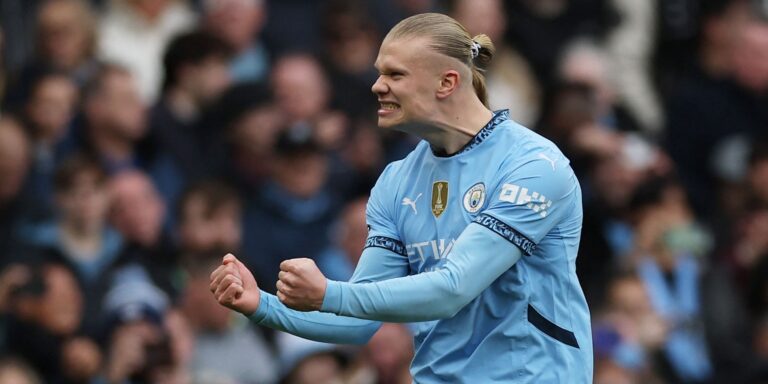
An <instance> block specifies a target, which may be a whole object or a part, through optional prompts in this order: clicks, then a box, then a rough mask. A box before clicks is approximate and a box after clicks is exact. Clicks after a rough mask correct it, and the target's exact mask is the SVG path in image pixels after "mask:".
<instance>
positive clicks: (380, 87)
mask: <svg viewBox="0 0 768 384" xmlns="http://www.w3.org/2000/svg"><path fill="white" fill-rule="evenodd" d="M388 89H389V87H387V84H386V83H385V82H384V79H383V76H379V78H377V79H376V82H375V83H373V86H371V92H373V93H375V94H377V95H381V94H385V93H387V90H388Z"/></svg>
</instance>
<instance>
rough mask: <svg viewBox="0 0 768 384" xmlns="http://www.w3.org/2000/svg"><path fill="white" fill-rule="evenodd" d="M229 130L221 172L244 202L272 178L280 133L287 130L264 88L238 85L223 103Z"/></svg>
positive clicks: (222, 99) (267, 90) (221, 100)
mask: <svg viewBox="0 0 768 384" xmlns="http://www.w3.org/2000/svg"><path fill="white" fill-rule="evenodd" d="M219 104H220V105H221V108H220V110H219V112H220V114H221V115H222V118H221V121H222V125H223V126H226V129H227V135H226V137H227V143H226V148H227V150H226V153H227V155H226V160H225V164H224V168H223V169H221V170H220V171H218V173H219V174H221V175H224V176H225V177H226V178H227V180H229V181H230V182H231V183H232V184H233V185H235V186H237V188H238V189H239V190H240V192H241V194H242V195H243V198H247V197H248V196H253V195H254V194H255V193H257V192H258V190H259V188H260V187H261V185H262V184H263V183H264V181H265V180H266V179H267V178H268V176H269V165H270V164H271V161H272V157H273V155H274V153H273V152H274V151H273V148H274V146H275V142H276V140H277V136H278V133H279V131H280V130H281V129H282V128H283V127H284V126H285V124H284V123H283V116H282V114H281V113H280V111H279V110H278V109H277V107H276V106H275V102H274V99H273V96H272V92H271V90H270V89H269V87H267V86H266V85H265V84H261V83H256V84H239V85H235V86H233V87H232V88H231V89H229V90H228V91H227V92H226V93H225V94H224V95H223V96H222V97H221V99H220V101H219Z"/></svg>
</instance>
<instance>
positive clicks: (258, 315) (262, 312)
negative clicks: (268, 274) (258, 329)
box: [248, 291, 270, 324]
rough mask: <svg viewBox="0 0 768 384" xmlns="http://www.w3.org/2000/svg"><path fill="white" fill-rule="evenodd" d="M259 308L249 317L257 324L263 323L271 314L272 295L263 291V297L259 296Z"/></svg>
mask: <svg viewBox="0 0 768 384" xmlns="http://www.w3.org/2000/svg"><path fill="white" fill-rule="evenodd" d="M259 296H260V297H259V307H258V308H256V312H254V313H253V314H252V315H250V316H248V318H249V319H250V320H251V321H253V322H254V323H256V324H259V323H261V321H262V320H264V318H265V317H267V314H269V307H270V304H269V296H270V294H268V293H266V292H264V291H261V295H259Z"/></svg>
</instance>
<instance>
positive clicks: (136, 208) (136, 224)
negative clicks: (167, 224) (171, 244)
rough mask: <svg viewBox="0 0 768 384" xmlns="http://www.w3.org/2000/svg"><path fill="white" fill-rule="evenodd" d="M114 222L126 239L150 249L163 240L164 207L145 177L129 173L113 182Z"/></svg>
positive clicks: (121, 175) (116, 177)
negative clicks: (159, 240) (160, 238)
mask: <svg viewBox="0 0 768 384" xmlns="http://www.w3.org/2000/svg"><path fill="white" fill-rule="evenodd" d="M110 192H111V193H112V199H113V200H112V211H111V221H112V223H113V225H114V226H115V228H117V230H118V231H120V233H122V234H123V236H125V237H126V238H128V239H130V240H132V241H135V242H138V243H139V244H142V245H144V246H151V245H153V244H154V243H155V241H156V240H157V239H158V237H159V236H160V231H161V228H162V224H163V216H164V215H165V206H164V205H163V202H162V200H161V198H160V195H159V194H158V192H157V190H156V189H155V186H154V185H153V184H152V181H151V180H150V179H149V178H148V177H147V176H146V175H144V174H142V173H138V172H135V173H134V172H126V173H125V174H119V175H117V176H115V178H114V179H113V180H112V181H111V182H110Z"/></svg>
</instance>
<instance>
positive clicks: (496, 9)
mask: <svg viewBox="0 0 768 384" xmlns="http://www.w3.org/2000/svg"><path fill="white" fill-rule="evenodd" d="M454 16H455V18H456V20H457V21H458V22H459V23H461V25H463V26H464V27H465V28H467V31H468V32H469V34H470V35H472V36H474V35H478V34H481V33H484V34H486V35H488V37H490V38H491V40H493V41H501V39H502V35H503V34H504V30H505V29H506V28H507V22H506V15H505V13H504V9H503V8H502V5H501V1H500V0H472V1H469V0H461V1H457V2H456V14H455V15H454Z"/></svg>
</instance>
